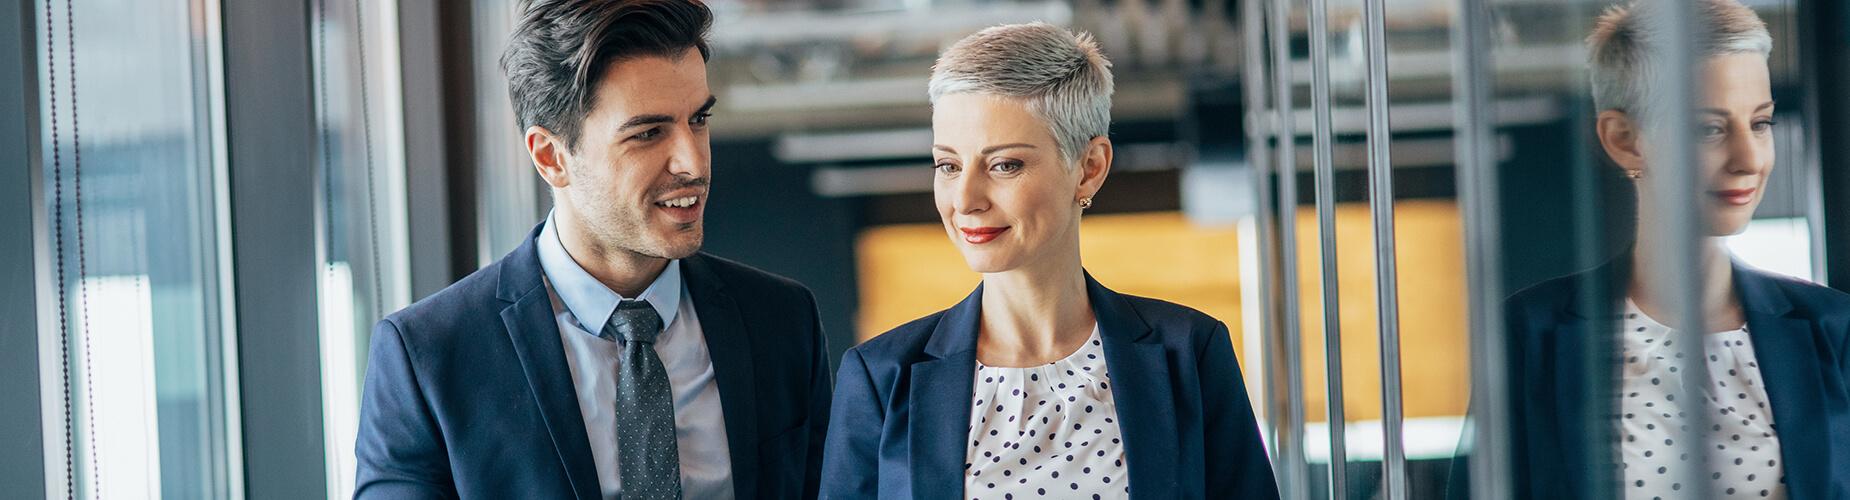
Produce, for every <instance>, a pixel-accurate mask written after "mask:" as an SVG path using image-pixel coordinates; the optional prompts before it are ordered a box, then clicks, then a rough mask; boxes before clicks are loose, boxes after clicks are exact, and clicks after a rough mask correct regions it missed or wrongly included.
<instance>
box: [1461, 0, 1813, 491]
mask: <svg viewBox="0 0 1850 500" xmlns="http://www.w3.org/2000/svg"><path fill="white" fill-rule="evenodd" d="M1666 5H1669V4H1667V3H1665V2H1655V1H1644V2H1638V3H1634V4H1630V5H1627V6H1622V7H1619V8H1614V9H1610V10H1607V11H1606V12H1605V13H1604V14H1603V15H1601V16H1599V17H1598V19H1597V22H1596V23H1592V24H1593V25H1594V26H1595V27H1594V29H1593V31H1592V33H1591V36H1589V37H1588V38H1587V42H1586V43H1587V45H1588V47H1587V51H1588V57H1589V60H1588V67H1589V71H1590V75H1589V76H1590V77H1591V78H1590V80H1591V83H1592V86H1591V88H1592V93H1591V96H1592V101H1593V102H1592V103H1591V104H1592V106H1591V109H1592V112H1593V113H1596V114H1594V115H1590V116H1587V119H1586V120H1585V122H1587V123H1585V125H1584V126H1586V127H1587V128H1588V129H1589V130H1590V132H1591V134H1592V137H1591V140H1590V142H1591V144H1589V149H1595V150H1597V151H1600V153H1592V154H1603V157H1604V158H1606V159H1608V160H1609V161H1610V164H1611V165H1612V166H1614V167H1616V172H1618V173H1619V174H1620V175H1617V176H1613V175H1611V173H1610V172H1613V171H1606V172H1601V173H1599V175H1604V176H1607V177H1605V179H1597V178H1596V177H1594V175H1590V174H1589V172H1593V171H1594V170H1595V169H1594V168H1593V167H1591V166H1590V164H1587V163H1580V164H1578V165H1580V166H1581V167H1582V168H1576V169H1574V172H1573V173H1571V174H1569V175H1568V176H1566V178H1567V179H1571V181H1570V182H1563V183H1561V185H1560V186H1559V187H1547V186H1543V187H1539V188H1538V189H1539V190H1544V191H1555V190H1562V189H1564V188H1565V190H1566V191H1567V193H1565V194H1567V197H1566V198H1567V199H1570V200H1574V203H1575V204H1576V205H1577V206H1575V207H1574V208H1573V213H1574V214H1575V215H1574V216H1572V218H1571V224H1573V225H1576V226H1579V227H1575V228H1573V229H1572V230H1571V235H1570V236H1569V237H1567V238H1562V239H1560V240H1558V241H1554V242H1544V243H1541V245H1539V247H1540V248H1538V249H1536V250H1535V251H1540V252H1547V251H1554V252H1563V253H1564V254H1565V255H1571V256H1573V257H1572V260H1575V261H1578V262H1577V263H1579V264H1587V263H1588V262H1587V261H1589V260H1594V259H1600V260H1603V261H1604V263H1603V264H1599V263H1598V262H1593V264H1599V265H1597V267H1593V268H1592V269H1591V270H1587V271H1582V272H1579V273H1575V274H1571V275H1568V276H1564V277H1559V278H1553V279H1548V280H1545V281H1542V282H1540V283H1539V284H1534V285H1533V286H1529V287H1527V288H1524V289H1523V290H1522V291H1520V292H1517V293H1516V294H1514V295H1513V296H1511V298H1510V299H1509V300H1508V301H1507V303H1506V304H1505V309H1506V311H1505V313H1506V314H1507V315H1508V317H1507V324H1508V327H1509V332H1508V334H1509V340H1508V342H1509V348H1510V353H1509V356H1508V358H1507V360H1504V362H1505V363H1507V366H1508V367H1509V370H1508V373H1507V376H1508V377H1509V384H1510V385H1509V387H1507V388H1506V390H1507V391H1509V393H1510V394H1511V395H1512V396H1511V397H1510V399H1511V401H1510V404H1511V408H1510V415H1511V419H1512V420H1511V421H1510V422H1507V423H1506V425H1509V426H1510V434H1511V439H1512V442H1511V443H1510V446H1511V449H1510V450H1508V453H1509V456H1510V457H1512V460H1513V464H1514V473H1515V475H1516V477H1515V481H1513V483H1512V484H1510V485H1508V487H1509V488H1510V489H1511V491H1512V492H1514V493H1515V494H1516V496H1517V497H1519V498H1530V497H1534V498H1553V497H1571V498H1615V497H1617V498H1654V497H1662V498H1696V497H1703V496H1707V495H1711V494H1712V495H1717V496H1727V495H1742V496H1748V497H1755V498H1785V497H1786V496H1787V495H1788V494H1793V495H1795V496H1805V492H1808V491H1819V489H1821V488H1824V487H1826V484H1827V481H1830V480H1831V478H1830V475H1831V474H1835V473H1827V472H1825V471H1824V470H1823V469H1821V468H1815V467H1814V466H1813V465H1810V464H1809V462H1814V461H1816V460H1822V457H1823V456H1825V454H1826V453H1828V452H1829V450H1830V447H1831V446H1833V441H1842V440H1843V439H1844V438H1845V436H1832V435H1830V434H1829V433H1828V432H1826V431H1823V430H1819V431H1818V432H1794V431H1793V429H1816V428H1822V427H1823V425H1822V422H1823V421H1824V419H1827V418H1832V417H1833V416H1834V415H1841V414H1850V408H1832V407H1830V405H1829V404H1823V405H1821V404H1820V401H1821V400H1823V399H1825V398H1824V397H1823V396H1822V395H1821V394H1817V393H1815V391H1816V389H1814V388H1815V387H1816V386H1817V384H1818V382H1819V381H1820V380H1823V381H1825V384H1826V385H1830V386H1836V385H1839V384H1841V379H1842V378H1843V372H1842V370H1841V368H1840V367H1837V366H1835V365H1833V364H1832V363H1836V361H1832V360H1820V359H1818V356H1819V353H1821V352H1828V351H1830V350H1831V349H1832V347H1830V346H1831V345H1841V344H1838V343H1835V342H1836V341H1834V340H1828V338H1836V339H1841V338H1842V337H1843V336H1844V335H1845V334H1846V332H1844V331H1842V330H1843V327H1842V326H1837V327H1832V326H1829V325H1832V324H1839V325H1841V323H1833V322H1834V321H1839V320H1838V319H1836V318H1835V317H1834V316H1835V315H1841V314H1843V313H1842V312H1841V311H1845V310H1847V308H1850V297H1846V296H1844V295H1842V294H1841V293H1837V292H1832V291H1829V290H1828V289H1825V288H1823V287H1819V286H1817V285H1813V284H1810V283H1806V282H1803V281H1800V280H1795V279H1791V278H1788V277H1785V276H1784V275H1786V274H1791V275H1799V276H1805V277H1809V276H1810V275H1811V269H1810V266H1809V263H1810V260H1811V259H1810V258H1809V253H1810V251H1811V248H1812V246H1811V243H1810V240H1811V238H1810V233H1809V230H1808V227H1807V225H1806V222H1805V220H1804V218H1803V216H1804V214H1803V213H1802V211H1800V210H1793V209H1785V208H1781V206H1782V205H1791V206H1799V207H1802V206H1805V205H1804V204H1803V203H1798V202H1794V201H1792V198H1794V197H1801V196H1804V195H1805V194H1806V193H1805V192H1804V191H1803V190H1802V189H1791V188H1792V186H1790V185H1786V184H1787V183H1788V182H1789V181H1788V180H1785V179H1792V177H1785V178H1782V177H1781V174H1780V173H1779V168H1791V169H1793V170H1800V171H1802V170H1803V169H1805V168H1810V167H1809V166H1805V165H1794V164H1793V163H1792V162H1786V163H1778V162H1776V157H1779V156H1785V155H1776V154H1775V151H1776V150H1777V149H1780V148H1782V147H1789V146H1791V145H1793V144H1794V143H1795V142H1796V141H1793V140H1790V139H1789V137H1790V136H1786V135H1782V133H1781V132H1780V131H1779V128H1778V127H1783V126H1784V125H1779V126H1777V127H1776V122H1777V120H1776V118H1775V111H1776V109H1775V97H1776V96H1780V95H1782V94H1786V93H1787V92H1788V91H1785V90H1782V89H1781V85H1782V84H1787V85H1789V84H1790V83H1789V82H1790V78H1788V77H1785V76H1782V74H1781V72H1780V71H1776V69H1777V66H1776V64H1775V63H1777V62H1778V61H1779V58H1777V57H1774V54H1776V53H1777V52H1776V45H1775V39H1776V37H1775V36H1774V34H1773V33H1770V32H1769V30H1768V28H1767V24H1766V23H1765V22H1763V21H1762V19H1761V16H1760V15H1757V14H1756V13H1755V12H1754V11H1753V10H1752V9H1749V8H1748V7H1746V6H1743V5H1741V4H1740V3H1738V2H1736V1H1735V0H1700V1H1695V2H1689V3H1687V4H1680V5H1682V8H1687V9H1688V10H1689V11H1690V12H1691V14H1692V15H1691V19H1692V23H1691V24H1690V25H1689V27H1690V28H1693V29H1691V30H1687V31H1688V32H1687V33H1686V34H1685V35H1683V36H1686V37H1687V38H1683V39H1675V40H1671V39H1665V38H1664V36H1665V35H1664V33H1674V32H1675V31H1674V30H1671V31H1666V30H1665V29H1664V26H1666V23H1670V22H1674V21H1673V20H1672V19H1673V17H1672V16H1669V15H1668V14H1667V13H1668V12H1672V11H1674V10H1675V8H1673V7H1666ZM1779 10H1783V11H1784V12H1779V11H1778V10H1776V11H1775V12H1777V13H1782V14H1788V15H1789V12H1790V11H1789V10H1785V9H1779ZM1774 19H1779V18H1774ZM1667 44H1676V45H1677V46H1680V47H1687V48H1689V50H1690V51H1691V52H1692V54H1691V55H1692V57H1693V64H1692V65H1691V67H1689V70H1690V73H1689V74H1690V75H1692V76H1693V77H1694V83H1695V92H1694V93H1693V94H1691V96H1690V97H1691V100H1690V101H1689V102H1676V101H1674V100H1672V99H1667V98H1664V97H1662V96H1663V95H1669V94H1662V93H1663V92H1666V91H1667V90H1666V87H1668V86H1669V84H1668V83H1666V82H1670V81H1673V80H1672V79H1676V78H1684V77H1683V76H1681V73H1680V71H1682V68H1681V67H1680V66H1678V65H1677V64H1675V62H1674V60H1673V59H1672V58H1671V56H1670V55H1669V54H1668V53H1667V51H1666V47H1667V46H1668V45H1667ZM1778 49H1779V50H1789V48H1787V47H1779V48H1778ZM1685 106H1687V108H1686V109H1688V110H1689V111H1688V112H1689V113H1690V114H1688V115H1684V114H1683V113H1681V112H1680V111H1681V110H1679V109H1676V108H1681V107H1685ZM1788 106H1791V107H1793V108H1797V107H1799V103H1796V102H1788V101H1785V100H1781V101H1780V102H1779V104H1778V107H1780V108H1785V107H1788ZM1685 116H1688V117H1689V118H1687V119H1686V118H1685ZM1685 120H1688V121H1689V123H1688V125H1687V127H1688V129H1689V130H1690V131H1691V132H1693V134H1691V136H1690V138H1689V139H1688V140H1679V136H1678V134H1677V133H1676V132H1671V130H1675V129H1676V128H1678V127H1666V125H1668V124H1678V125H1681V123H1682V122H1683V121H1685ZM1678 148H1687V149H1678ZM1679 151H1686V152H1687V153H1686V154H1688V155H1689V156H1688V158H1689V159H1690V161H1688V162H1682V161H1676V160H1674V159H1673V158H1674V157H1675V154H1677V153H1678V152H1679ZM1786 153H1787V154H1790V155H1792V157H1793V158H1803V157H1804V155H1802V154H1798V153H1799V152H1798V151H1788V152H1786ZM1570 154H1571V153H1570ZM1608 179H1609V180H1610V181H1608ZM1673 181H1688V182H1689V183H1690V184H1692V185H1694V186H1695V187H1694V189H1691V190H1690V192H1682V191H1680V190H1673V189H1672V187H1673V186H1676V183H1675V182H1673ZM1606 182H1611V187H1610V188H1608V187H1602V184H1604V183H1606ZM1615 194H1617V196H1615ZM1627 198H1629V199H1627ZM1689 198H1693V201H1694V203H1693V204H1692V205H1691V206H1693V207H1695V209H1694V210H1693V211H1690V210H1672V209H1670V208H1668V207H1669V206H1671V204H1670V203H1668V202H1669V201H1675V200H1676V199H1689ZM1518 199H1519V200H1522V199H1523V198H1521V197H1518ZM1615 199H1616V200H1619V201H1618V202H1616V203H1615V202H1614V200H1615ZM1529 201H1533V199H1530V200H1529ZM1768 204H1770V205H1772V208H1771V209H1770V210H1769V209H1767V207H1764V206H1763V205H1768ZM1524 208H1532V207H1524ZM1512 209H1515V208H1512ZM1795 212H1797V213H1795ZM1794 216H1798V217H1794ZM1525 217H1526V216H1525ZM1756 217H1762V218H1761V219H1758V220H1756ZM1543 218H1546V216H1544V217H1543ZM1553 222H1559V221H1553ZM1679 226H1683V227H1693V228H1696V229H1695V231H1696V232H1695V233H1694V234H1689V235H1688V236H1689V237H1690V240H1689V241H1680V240H1678V239H1677V238H1679V237H1681V236H1679V235H1678V233H1677V231H1676V230H1675V229H1673V228H1676V227H1679ZM1547 230H1549V229H1546V228H1544V232H1545V231H1547ZM1524 237H1526V236H1521V235H1519V236H1516V237H1515V238H1516V239H1520V238H1524ZM1602 248H1614V249H1616V250H1618V251H1617V252H1608V251H1605V250H1602ZM1521 251H1523V250H1516V252H1521ZM1615 253H1616V255H1615ZM1543 260H1544V261H1545V260H1546V259H1543ZM1556 262H1559V260H1557V261H1556ZM1511 265H1512V268H1511V270H1513V271H1515V272H1513V273H1511V274H1512V276H1516V277H1521V276H1524V275H1525V274H1527V273H1530V272H1534V270H1538V269H1545V268H1549V267H1551V264H1549V263H1547V262H1543V263H1541V264H1539V265H1538V264H1537V263H1535V262H1527V263H1524V262H1518V261H1512V264H1511ZM1759 267H1770V268H1774V269H1773V270H1771V271H1766V270H1762V269H1759ZM1525 268H1526V269H1525ZM1520 279H1521V278H1519V279H1518V282H1521V281H1520ZM1531 283H1532V282H1531ZM1686 304H1687V307H1693V308H1694V309H1693V311H1690V310H1688V309H1684V308H1685V307H1686ZM1833 328H1835V329H1836V331H1832V330H1833ZM1819 335H1823V336H1824V337H1819ZM1815 342H1822V343H1823V344H1816V345H1815V344H1814V343H1815ZM1825 344H1828V345H1825ZM1833 381H1836V382H1833ZM1821 406H1822V407H1821ZM1776 421H1777V422H1778V424H1777V426H1776V425H1775V422H1776ZM1793 436H1802V437H1799V438H1793ZM1455 479H1456V478H1455Z"/></svg>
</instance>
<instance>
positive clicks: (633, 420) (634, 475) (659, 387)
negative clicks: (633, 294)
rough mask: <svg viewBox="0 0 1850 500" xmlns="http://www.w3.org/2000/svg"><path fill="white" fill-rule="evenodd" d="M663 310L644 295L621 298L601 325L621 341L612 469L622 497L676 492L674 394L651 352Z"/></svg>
mask: <svg viewBox="0 0 1850 500" xmlns="http://www.w3.org/2000/svg"><path fill="white" fill-rule="evenodd" d="M661 331H662V316H661V315H659V314H656V313H655V307H654V306H651V305H649V301H647V300H625V301H622V302H619V303H617V310H616V312H614V313H611V315H610V323H609V324H606V325H604V331H603V335H602V336H603V337H604V338H607V339H612V340H621V341H623V342H624V344H625V354H624V355H623V366H622V367H621V369H620V370H618V373H617V470H618V472H620V473H621V474H622V476H621V477H622V478H623V498H625V499H628V500H656V499H673V500H679V499H680V498H681V452H680V450H679V448H677V446H676V444H675V435H674V396H673V395H672V394H671V393H670V392H669V385H668V370H667V369H666V368H663V367H662V358H661V356H658V355H656V354H655V336H656V334H659V333H661Z"/></svg>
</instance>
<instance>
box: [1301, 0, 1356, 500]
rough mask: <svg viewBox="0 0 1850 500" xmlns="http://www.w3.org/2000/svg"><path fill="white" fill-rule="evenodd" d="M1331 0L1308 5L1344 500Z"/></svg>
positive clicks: (1335, 470) (1333, 466)
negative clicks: (1330, 28)
mask: <svg viewBox="0 0 1850 500" xmlns="http://www.w3.org/2000/svg"><path fill="white" fill-rule="evenodd" d="M1328 4H1329V0H1310V30H1309V32H1308V33H1307V36H1308V37H1309V38H1310V75H1311V76H1310V97H1311V124H1312V125H1311V129H1312V130H1311V160H1312V164H1313V167H1314V169H1315V178H1316V188H1317V196H1316V198H1317V263H1318V265H1319V269H1320V270H1321V272H1319V273H1318V277H1319V278H1320V281H1321V287H1320V290H1321V291H1322V292H1323V373H1324V390H1325V392H1324V394H1325V396H1326V397H1325V399H1324V406H1323V408H1324V410H1325V415H1326V418H1325V420H1326V421H1327V422H1329V429H1330V476H1329V477H1330V498H1335V499H1342V498H1348V497H1349V492H1348V490H1349V489H1348V485H1349V481H1348V475H1349V474H1348V467H1347V466H1348V463H1349V461H1348V446H1347V442H1346V439H1345V434H1346V433H1345V432H1344V431H1345V430H1346V429H1344V428H1343V425H1344V424H1345V423H1347V419H1345V418H1343V350H1342V345H1343V344H1342V338H1343V336H1342V306H1341V303H1340V301H1339V298H1340V292H1341V290H1338V288H1337V269H1336V164H1335V159H1334V158H1332V156H1333V155H1332V151H1331V144H1330V141H1331V137H1330V135H1331V132H1330V43H1329V42H1330V41H1329V5H1328Z"/></svg>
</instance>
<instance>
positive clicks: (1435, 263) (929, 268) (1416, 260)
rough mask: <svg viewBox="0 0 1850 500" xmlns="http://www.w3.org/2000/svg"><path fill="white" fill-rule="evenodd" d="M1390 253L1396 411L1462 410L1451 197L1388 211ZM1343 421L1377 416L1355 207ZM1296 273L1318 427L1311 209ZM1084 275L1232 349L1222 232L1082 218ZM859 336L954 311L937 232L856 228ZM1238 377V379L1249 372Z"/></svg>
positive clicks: (1227, 247)
mask: <svg viewBox="0 0 1850 500" xmlns="http://www.w3.org/2000/svg"><path fill="white" fill-rule="evenodd" d="M1395 207H1396V211H1397V214H1396V215H1397V217H1396V222H1397V225H1396V228H1395V233H1396V242H1397V244H1398V245H1399V252H1400V253H1399V258H1398V259H1397V260H1398V262H1399V264H1400V290H1401V294H1400V299H1401V325H1402V326H1401V339H1402V360H1403V361H1402V374H1403V379H1404V381H1405V383H1404V390H1403V393H1404V394H1405V395H1406V396H1405V397H1406V409H1407V412H1406V413H1407V416H1408V417H1424V416H1442V415H1462V414H1464V411H1465V397H1466V395H1467V393H1468V390H1469V381H1468V379H1467V378H1466V377H1467V373H1468V365H1467V364H1466V362H1465V353H1466V346H1465V306H1464V297H1465V293H1464V257H1463V248H1462V246H1461V244H1462V243H1461V233H1460V230H1461V229H1460V227H1459V218H1458V213H1457V208H1456V206H1455V205H1454V204H1452V203H1451V202H1449V201H1403V202H1398V203H1396V204H1395ZM1336 229H1337V241H1338V245H1337V262H1338V269H1339V271H1340V274H1339V276H1340V279H1339V290H1340V292H1341V295H1340V297H1339V300H1340V301H1341V305H1342V315H1341V318H1342V323H1341V324H1342V326H1343V331H1342V333H1343V370H1344V374H1343V380H1344V387H1345V389H1346V393H1345V395H1344V398H1343V399H1344V401H1345V403H1346V405H1345V407H1346V409H1347V412H1348V413H1347V415H1346V416H1347V418H1346V420H1351V421H1354V420H1370V419H1376V418H1380V397H1379V391H1380V367H1379V364H1378V362H1377V359H1378V358H1377V357H1376V353H1377V352H1378V349H1377V342H1378V340H1377V339H1376V337H1375V332H1376V329H1375V293H1374V291H1375V290H1374V265H1373V261H1374V256H1373V252H1374V244H1373V241H1372V238H1371V226H1370V223H1369V221H1368V208H1367V206H1366V205H1363V204H1345V205H1342V206H1339V207H1338V210H1337V222H1336ZM1299 234H1300V236H1299V238H1300V240H1299V241H1300V242H1301V243H1300V246H1299V263H1300V266H1299V268H1300V269H1301V270H1302V271H1300V276H1301V279H1302V283H1301V287H1300V292H1302V295H1301V302H1300V303H1301V304H1302V311H1301V312H1302V316H1301V317H1302V318H1304V320H1303V331H1304V332H1306V333H1305V336H1304V343H1303V345H1304V372H1305V387H1306V390H1305V392H1306V394H1305V402H1306V403H1307V405H1308V407H1307V409H1306V410H1307V417H1309V420H1311V421H1322V420H1323V416H1322V415H1323V413H1324V406H1323V403H1324V401H1325V398H1324V393H1323V379H1324V378H1323V337H1322V330H1321V328H1322V327H1321V325H1322V321H1321V319H1322V309H1321V307H1320V305H1321V292H1320V291H1319V288H1318V278H1317V277H1318V267H1317V246H1316V241H1317V240H1316V237H1317V233H1316V218H1315V213H1314V212H1312V211H1310V210H1303V211H1301V212H1300V213H1299ZM1080 241H1081V245H1080V247H1081V249H1080V252H1081V255H1082V259H1083V260H1084V262H1085V266H1086V269H1087V270H1088V271H1090V272H1091V273H1092V276H1093V277H1095V278H1097V279H1098V280H1099V282H1100V283H1103V284H1105V286H1108V287H1111V288H1112V289H1113V290H1116V291H1118V292H1121V293H1127V294H1131V295H1140V296H1145V297H1153V298H1158V299H1163V300H1167V301H1170V302H1175V303H1179V304H1183V305H1187V306H1189V307H1193V308H1195V309H1198V310H1200V311H1202V312H1204V313H1207V314H1209V315H1211V316H1214V317H1215V318H1218V319H1220V320H1221V321H1222V322H1224V323H1226V324H1227V325H1228V327H1229V328H1230V329H1231V330H1232V331H1233V346H1234V350H1235V351H1236V352H1239V353H1240V354H1242V359H1244V356H1243V354H1244V350H1245V346H1244V344H1243V343H1242V341H1241V332H1240V330H1241V317H1240V314H1241V311H1240V287H1239V284H1240V275H1239V271H1240V269H1239V260H1238V256H1237V249H1238V248H1239V247H1238V245H1237V243H1238V240H1237V239H1236V232H1235V230H1234V229H1233V228H1232V227H1231V226H1225V227H1207V226H1198V225H1195V224H1191V223H1189V222H1188V221H1187V219H1186V218H1185V217H1183V216H1182V214H1180V213H1175V212H1166V213H1147V214H1125V215H1097V216H1087V217H1086V218H1085V220H1084V222H1083V223H1082V225H1081V228H1080ZM856 253H857V255H856V260H857V262H858V272H859V278H860V299H861V300H860V301H861V309H860V311H859V313H858V318H857V323H858V324H857V326H858V327H859V328H858V331H857V332H856V338H857V339H858V340H866V339H867V338H870V337H872V336H873V335H875V334H877V333H879V332H884V331H887V330H889V329H891V328H893V327H895V326H899V325H900V324H903V323H905V322H907V321H911V320H913V319H915V318H918V317H920V316H924V315H927V314H931V313H933V312H936V311H939V310H942V309H944V308H947V307H950V306H951V305H953V304H956V303H957V302H958V301H959V300H962V299H963V297H964V296H965V295H967V294H969V293H970V291H971V290H972V289H974V288H975V287H976V285H977V283H978V282H980V281H981V280H982V277H981V275H978V274H977V273H975V272H972V271H970V269H969V267H967V266H965V265H964V261H963V256H962V255H960V254H958V253H957V250H956V248H955V247H953V246H952V245H951V242H950V239H949V237H947V236H946V235H945V233H944V230H943V229H942V227H941V226H939V225H937V224H909V225H893V226H882V227H876V228H871V229H868V230H866V231H864V232H862V234H861V235H860V237H859V240H858V241H857V242H856ZM1245 368H1247V370H1248V373H1249V375H1248V378H1249V379H1252V378H1254V377H1255V376H1256V373H1255V372H1252V371H1251V367H1245Z"/></svg>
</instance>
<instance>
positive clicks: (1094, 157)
mask: <svg viewBox="0 0 1850 500" xmlns="http://www.w3.org/2000/svg"><path fill="white" fill-rule="evenodd" d="M1110 173H1111V139H1108V138H1106V137H1105V136H1098V137H1093V138H1092V142H1090V143H1087V144H1086V149H1085V152H1084V153H1083V155H1082V156H1080V158H1079V197H1080V198H1091V197H1093V196H1094V195H1097V194H1098V190H1099V188H1102V187H1104V186H1105V176H1106V175H1107V174H1110ZM1074 201H1075V202H1076V201H1078V200H1074Z"/></svg>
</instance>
